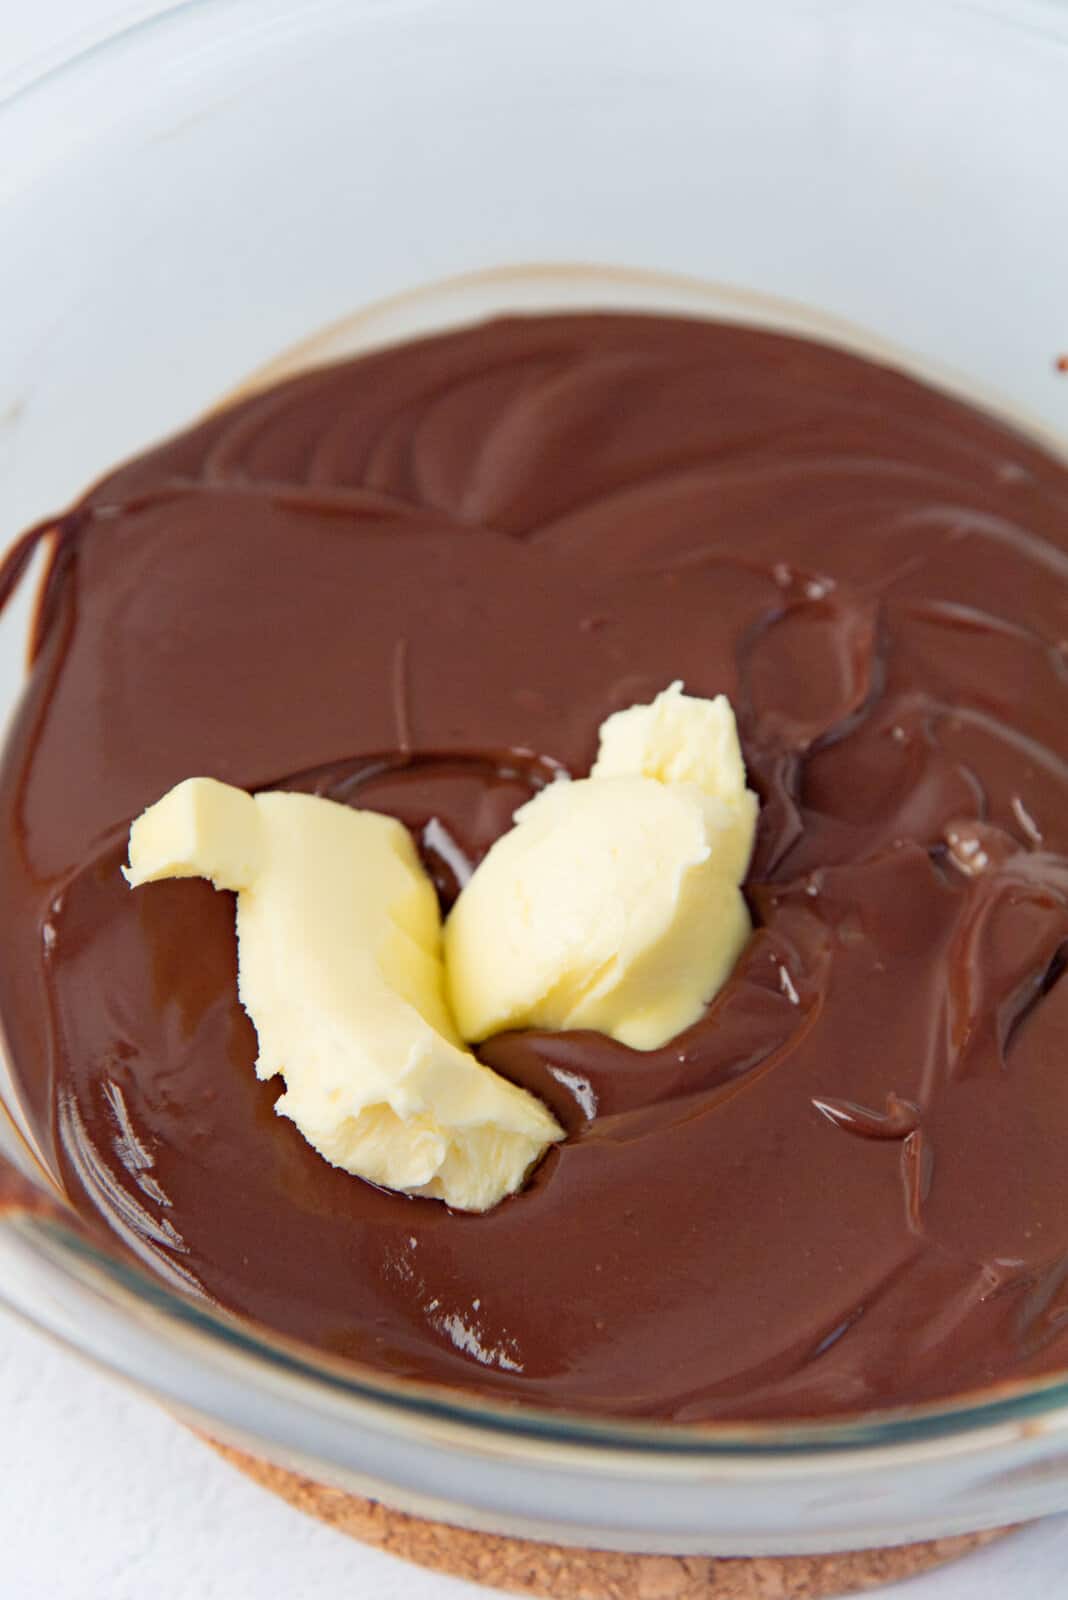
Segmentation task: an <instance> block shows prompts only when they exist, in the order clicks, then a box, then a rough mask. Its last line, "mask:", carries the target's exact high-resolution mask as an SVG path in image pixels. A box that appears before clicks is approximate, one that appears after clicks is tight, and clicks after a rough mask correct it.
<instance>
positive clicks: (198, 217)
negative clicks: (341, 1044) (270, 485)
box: [0, 0, 1068, 1555]
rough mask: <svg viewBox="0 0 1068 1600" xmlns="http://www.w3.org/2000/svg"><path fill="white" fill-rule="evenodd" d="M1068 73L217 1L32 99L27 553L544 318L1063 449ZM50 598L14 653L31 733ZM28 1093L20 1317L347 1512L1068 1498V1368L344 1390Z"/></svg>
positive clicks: (365, 1383) (17, 506)
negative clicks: (821, 339) (527, 311)
mask: <svg viewBox="0 0 1068 1600" xmlns="http://www.w3.org/2000/svg"><path fill="white" fill-rule="evenodd" d="M1066 83H1068V7H1066V6H1065V4H1063V3H1061V0H1017V3H1015V4H1009V3H1001V0H986V3H984V4H967V3H953V0H747V4H746V5H744V6H739V5H734V4H726V3H723V4H719V3H715V0H666V3H663V4H660V5H655V6H653V5H645V4H637V3H633V4H632V3H629V0H605V3H601V0H530V3H525V0H513V3H511V4H501V3H499V0H497V3H495V0H303V3H301V0H207V3H205V0H189V3H187V4H184V5H177V6H174V7H172V8H171V9H170V10H168V11H167V12H166V13H165V14H163V15H162V16H159V17H158V18H157V19H156V20H154V21H152V22H150V23H147V24H142V25H140V26H137V27H134V28H131V29H129V30H128V31H126V32H124V33H121V34H119V35H118V36H116V37H114V38H112V39H110V40H109V41H107V42H106V43H105V44H104V45H101V46H97V47H95V48H94V49H92V50H89V51H87V52H86V53H84V54H83V55H81V56H79V57H78V58H77V59H76V60H73V61H71V62H69V63H67V64H66V65H63V66H61V67H59V68H57V69H55V70H53V71H50V72H48V73H47V74H46V75H45V76H44V77H42V78H40V79H39V80H38V81H37V82H35V83H33V84H31V85H30V86H29V87H28V88H26V89H24V90H23V91H22V92H21V93H19V94H18V95H16V96H15V97H14V98H13V99H11V100H9V101H8V102H7V103H6V104H5V105H4V106H3V107H2V108H0V233H2V237H3V240H4V247H3V250H2V252H0V297H2V303H3V304H4V305H5V307H6V308H7V310H6V314H5V317H4V319H3V326H2V329H0V496H2V505H3V514H4V523H5V530H6V533H7V534H8V535H10V536H14V535H15V534H16V533H17V532H18V531H19V530H20V529H21V528H22V527H24V526H26V525H27V524H29V523H30V522H31V521H32V520H34V519H35V518H37V517H40V516H43V515H45V514H47V513H48V512H51V511H54V510H56V509H57V508H59V507H61V506H63V505H64V504H65V503H67V502H68V501H69V500H70V499H72V498H73V497H74V496H75V495H77V493H78V492H79V491H80V490H81V489H83V488H84V486H85V484H86V483H87V482H88V481H89V480H90V479H91V478H92V477H93V476H94V475H95V474H97V473H99V472H101V471H102V470H104V469H106V468H107V467H109V466H110V465H111V464H112V463H113V462H115V461H117V460H118V459H120V458H121V457H122V456H124V455H128V454H130V453H131V452H133V451H135V450H137V449H139V448H141V447H143V446H145V445H147V444H149V443H150V442H151V441H153V440H154V439H156V438H157V437H159V436H161V435H163V434H165V433H166V432H168V431H169V430H172V429H174V428H176V427H178V426H179V425H181V424H183V423H185V422H187V421H188V420H190V419H191V418H192V417H193V416H194V415H195V414H196V413H197V412H198V411H200V410H202V409H203V408H205V407H207V406H208V405H210V404H212V403H214V402H215V401H216V400H218V399H219V398H220V397H221V396H223V395H224V394H226V393H228V392H230V391H232V390H233V389H234V388H235V386H237V385H240V384H242V383H244V382H245V381H247V379H248V375H249V374H250V373H253V372H257V371H258V372H259V374H260V376H261V377H264V376H266V377H270V376H274V375H276V373H277V372H278V371H280V370H283V369H284V368H285V367H287V366H291V365H292V364H294V363H298V364H299V363H301V362H307V361H311V360H318V359H322V358H324V357H326V356H329V355H334V354H339V353H342V352H344V351H346V350H349V349H354V348H358V347H360V346H361V345H366V344H369V343H375V342H380V341H382V340H384V339H388V338H393V337H397V336H399V335H402V334H406V333H411V332H415V331H417V330H419V329H421V328H424V327H427V326H442V325H445V324H447V323H449V322H456V321H463V320H468V319H470V318H472V317H474V316H479V315H482V314H484V313H487V312H489V311H492V310H496V309H502V308H516V307H520V308H522V307H528V308H530V307H538V308H548V307H553V306H587V305H605V304H614V305H623V306H635V305H642V306H651V307H664V308H679V307H683V308H689V309H692V310H697V311H701V310H705V311H709V312H716V313H718V314H722V315H728V316H739V317H748V318H754V319H756V320H760V321H765V322H770V323H773V324H778V325H783V326H793V327H801V328H803V329H805V328H807V329H809V330H810V331H813V332H817V333H822V334H823V336H825V337H829V338H832V339H836V340H840V341H843V342H846V343H851V344H857V345H859V346H861V347H862V348H866V349H869V350H870V349H872V348H876V349H881V350H884V351H885V350H886V349H888V348H889V349H891V350H892V351H896V352H897V356H896V359H898V360H900V361H902V362H903V363H905V364H907V365H914V366H917V367H918V368H919V369H921V370H923V371H926V372H928V373H930V372H936V373H937V374H938V375H939V376H940V378H941V380H942V381H943V382H948V383H950V384H951V385H952V386H954V387H956V388H958V389H960V390H961V391H963V392H965V393H968V394H971V395H973V396H975V395H979V396H980V397H981V398H983V399H984V400H985V401H986V402H987V403H989V404H995V405H999V406H1001V407H1003V408H1004V409H1006V410H1008V411H1009V412H1011V413H1012V414H1013V415H1014V416H1016V417H1018V418H1019V417H1024V418H1026V419H1028V422H1029V425H1031V426H1033V427H1034V428H1037V429H1041V430H1044V431H1045V432H1046V434H1047V435H1048V436H1049V437H1052V438H1054V439H1058V438H1059V439H1061V440H1063V438H1064V436H1065V434H1066V433H1068V381H1066V380H1065V378H1063V377H1062V376H1059V375H1058V371H1057V357H1058V356H1059V355H1060V354H1061V353H1062V352H1063V351H1064V350H1065V349H1066V348H1068V297H1066V293H1065V285H1068V212H1066V209H1065V206H1064V203H1063V202H1064V159H1063V152H1064V151H1065V150H1068V93H1066V92H1065V91H1066ZM561 263H575V264H577V265H561ZM680 275H688V276H680ZM428 283H429V284H436V285H437V287H436V288H432V289H429V290H425V291H423V292H416V293H409V292H408V291H412V290H415V289H416V288H417V287H418V286H419V285H424V284H428ZM716 284H719V285H728V286H730V285H734V286H737V287H736V288H730V287H726V288H716V287H714V286H713V285H716ZM386 297H395V298H391V299H390V298H386ZM805 307H812V308H818V310H815V311H808V310H805V309H804V308H805ZM324 327H326V328H327V329H328V332H327V333H326V334H324V335H320V336H318V337H311V338H310V339H309V337H308V336H310V335H311V336H314V335H316V334H317V330H320V329H322V328H324ZM861 329H863V330H864V332H863V333H862V332H860V331H858V330H861ZM301 340H308V342H307V343H305V344H303V345H299V344H298V341H301ZM293 347H296V351H295V354H294V353H291V354H290V355H289V356H287V357H285V358H284V359H283V360H282V362H281V364H279V363H278V362H277V360H276V359H275V358H277V356H278V352H280V351H285V350H287V349H290V350H291V351H292V349H293ZM26 587H27V586H25V585H24V586H23V591H24V592H22V593H20V595H19V597H18V599H17V602H16V603H15V604H14V605H12V606H10V607H9V608H8V612H7V614H6V615H5V618H4V621H3V629H2V639H0V649H2V654H0V695H2V699H3V703H4V705H5V707H6V706H9V705H10V703H11V702H12V700H13V699H14V696H15V694H16V693H17V690H18V685H19V680H20V676H21V653H22V641H23V637H24V634H25V628H26V620H27V616H28V608H29V605H30V597H29V594H28V592H26ZM0 959H2V957H0ZM2 1088H3V1100H4V1102H5V1104H6V1107H7V1110H8V1113H9V1123H8V1125H7V1126H6V1127H5V1128H4V1130H3V1135H2V1142H3V1149H4V1152H5V1154H6V1156H7V1159H8V1162H9V1164H10V1165H9V1167H8V1169H7V1171H6V1173H5V1176H4V1178H3V1183H2V1185H0V1199H2V1201H3V1212H2V1215H0V1295H2V1297H3V1298H4V1299H5V1300H6V1301H7V1303H8V1304H9V1305H10V1306H12V1307H14V1308H15V1309H16V1310H18V1311H20V1312H21V1313H22V1314H23V1315H24V1316H26V1317H27V1318H29V1319H30V1320H31V1321H33V1322H34V1323H36V1324H37V1325H38V1326H39V1327H41V1328H43V1329H46V1330H47V1331H49V1332H50V1333H52V1334H54V1335H55V1336H57V1337H59V1338H60V1339H62V1340H64V1341H66V1342H67V1343H68V1344H69V1345H71V1346H72V1347H74V1348H76V1349H77V1350H79V1351H81V1352H82V1353H83V1354H84V1355H85V1356H87V1357H89V1358H91V1359H93V1360H95V1361H97V1362H99V1363H102V1364H103V1365H105V1366H107V1367H108V1368H110V1369H111V1370H113V1371H114V1372H117V1373H120V1374H122V1375H123V1376H125V1377H126V1378H127V1379H129V1380H130V1381H131V1382H133V1383H135V1384H137V1385H139V1386H141V1387H142V1388H143V1389H145V1390H146V1391H148V1392H150V1393H152V1394H154V1395H155V1396H157V1397H158V1398H159V1399H160V1400H162V1401H163V1402H164V1403H165V1404H166V1405H168V1406H169V1407H170V1408H171V1409H173V1410H174V1411H175V1412H177V1413H178V1414H179V1415H180V1416H182V1417H183V1418H184V1419H186V1420H187V1421H190V1422H192V1423H194V1424H195V1425H197V1426H198V1427H201V1428H203V1429H204V1430H206V1431H207V1432H209V1433H211V1434H213V1435H214V1436H216V1437H217V1438H220V1439H223V1440H228V1441H231V1442H233V1443H236V1444H239V1445H242V1446H243V1447H244V1448H245V1449H247V1450H251V1451H252V1452H253V1453H256V1454H259V1455H261V1456H264V1457H266V1458H269V1459H271V1460H274V1461H277V1462H279V1463H281V1464H283V1465H288V1466H293V1467H296V1468H297V1469H299V1470H301V1471H304V1472H305V1473H307V1474H309V1475H311V1476H313V1477H317V1478H319V1479H321V1480H323V1481H325V1482H328V1483H333V1484H337V1485H340V1486H343V1487H347V1488H351V1489H353V1490H355V1491H356V1492H360V1493H369V1494H373V1495H374V1496H376V1497H378V1498H380V1499H383V1500H385V1501H386V1502H388V1503H390V1504H393V1505H396V1506H398V1507H400V1508H401V1509H405V1510H410V1511H414V1512H417V1513H422V1514H427V1515H433V1516H436V1517H439V1518H442V1519H444V1520H447V1521H452V1522H456V1523H459V1524H462V1525H466V1526H469V1527H475V1528H484V1529H488V1530H492V1531H496V1532H501V1533H511V1534H517V1535H523V1536H527V1537H534V1538H545V1539H551V1540H553V1541H556V1542H559V1543H571V1544H583V1545H592V1546H596V1547H601V1548H617V1549H632V1550H642V1551H652V1552H655V1551H665V1552H672V1553H677V1554H686V1553H691V1552H693V1553H703V1554H736V1555H737V1554H765V1553H767V1554H773V1553H777V1552H799V1553H800V1552H805V1551H824V1550H832V1549H845V1548H850V1547H861V1546H866V1545H875V1544H889V1543H894V1542H904V1541H908V1540H914V1539H921V1538H929V1537H934V1536H939V1535H944V1534H952V1533H957V1532H964V1531H970V1530H973V1529H978V1528H980V1527H984V1526H991V1525H994V1524H996V1523H1004V1522H1007V1521H1014V1520H1017V1519H1022V1518H1027V1517H1034V1516H1038V1515H1040V1514H1042V1513H1044V1512H1048V1511H1053V1510H1057V1509H1063V1508H1065V1507H1068V1374H1065V1375H1063V1376H1061V1375H1059V1376H1057V1377H1054V1378H1051V1379H1049V1380H1046V1381H1043V1382H1032V1383H1027V1384H1016V1385H1013V1386H1002V1387H1001V1388H999V1389H997V1390H994V1391H989V1392H984V1393H983V1394H980V1395H975V1396H969V1397H964V1398H962V1399H960V1400H958V1401H956V1402H954V1403H952V1404H947V1405H939V1406H933V1407H928V1408H925V1409H923V1410H915V1409H913V1410H910V1411H904V1410H902V1411H897V1412H887V1413H884V1414H881V1415H869V1416H864V1417H861V1418H858V1419H856V1420H847V1421H836V1422H834V1423H833V1424H831V1423H828V1424H812V1425H804V1426H800V1425H790V1426H776V1425H772V1424H761V1425H752V1426H737V1425H733V1426H729V1427H727V1426H711V1425H710V1426H703V1427H686V1428H683V1427H676V1426H669V1425H658V1426H652V1425H645V1426H633V1425H631V1426H623V1425H619V1424H615V1423H613V1422H610V1421H605V1422H599V1421H590V1420H588V1419H586V1420H581V1421H580V1420H575V1419H572V1418H569V1417H567V1416H563V1415H557V1414H553V1413H549V1412H535V1411H533V1410H522V1409H516V1408H514V1407H508V1408H505V1407H499V1406H493V1405H490V1404H487V1403H486V1402H484V1401H481V1400H478V1399H473V1398H470V1397H468V1396H465V1395H460V1394H458V1393H451V1392H443V1391H440V1390H433V1389H430V1388H426V1387H420V1386H419V1385H417V1384H414V1383H407V1382H406V1383H401V1382H399V1381H390V1379H388V1378H386V1377H383V1376H381V1375H379V1374H373V1373H370V1372H366V1373H365V1372H362V1371H360V1370H358V1369H356V1368H354V1367H352V1366H347V1367H340V1366H336V1365H331V1364H330V1363H329V1362H328V1361H326V1360H325V1359H323V1358H320V1357H318V1356H316V1355H314V1354H313V1353H311V1352H309V1351H308V1350H306V1349H302V1348H298V1347H296V1346H294V1345H292V1344H289V1343H286V1342H285V1341H283V1340H281V1339H277V1338H275V1337H273V1336H271V1335H269V1334H267V1333H266V1332H264V1331H263V1330H259V1329H254V1328H250V1327H248V1326H247V1325H243V1324H240V1323H238V1322H237V1321H235V1320H234V1319H231V1318H228V1317H226V1316H225V1315H222V1314H217V1313H214V1312H212V1311H210V1310H208V1309H205V1308H204V1306H203V1305H200V1304H195V1303H193V1302H192V1301H191V1300H188V1299H185V1298H183V1296H182V1295H181V1294H180V1293H179V1292H177V1291H174V1290H172V1289H169V1288H167V1287H166V1286H165V1285H163V1284H162V1283H161V1282H160V1281H159V1280H157V1279H153V1278H152V1277H151V1276H149V1275H148V1274H147V1272H142V1271H140V1270H139V1269H137V1268H136V1267H133V1266H130V1265H129V1264H127V1263H125V1262H122V1261H120V1260H119V1259H118V1258H117V1257H113V1256H112V1255H111V1254H109V1252H108V1251H107V1249H106V1248H105V1247H104V1246H102V1245H101V1244H100V1242H99V1241H95V1242H94V1240H93V1239H90V1238H89V1237H88V1235H87V1234H86V1233H85V1232H84V1230H83V1229H82V1228H80V1227H79V1225H78V1224H77V1223H76V1222H75V1221H74V1219H73V1217H72V1216H71V1215H70V1214H69V1213H68V1212H67V1211H66V1209H65V1207H64V1205H63V1203H62V1198H61V1196H59V1195H58V1194H57V1192H56V1190H55V1188H54V1185H53V1184H52V1183H51V1181H50V1179H49V1177H48V1174H47V1173H46V1172H44V1171H43V1170H42V1169H41V1167H40V1164H39V1162H38V1161H37V1159H36V1157H35V1154H34V1151H33V1144H32V1138H31V1137H30V1135H29V1130H28V1129H27V1128H26V1127H25V1126H24V1123H23V1119H22V1115H21V1112H20V1109H19V1105H18V1102H17V1097H16V1096H15V1094H14V1093H13V1091H12V1086H11V1080H10V1075H9V1073H8V1072H7V1069H6V1068H5V1076H4V1083H3V1085H2ZM1066 1203H1068V1201H1066Z"/></svg>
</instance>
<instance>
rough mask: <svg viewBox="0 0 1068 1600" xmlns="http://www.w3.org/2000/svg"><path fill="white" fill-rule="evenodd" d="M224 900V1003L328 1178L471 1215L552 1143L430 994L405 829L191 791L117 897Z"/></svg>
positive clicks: (415, 862)
mask: <svg viewBox="0 0 1068 1600" xmlns="http://www.w3.org/2000/svg"><path fill="white" fill-rule="evenodd" d="M191 876H200V877H205V878H209V879H210V880H211V882H212V883H214V885H215V887H216V888H218V889H233V890H235V891H236V893H237V937H238V990H239V994H240V997H241V1002H242V1004H243V1005H244V1007H245V1010H246V1011H247V1012H248V1014H249V1016H250V1017H251V1019H252V1022H253V1024H254V1025H255V1028H256V1033H257V1035H258V1038H259V1058H258V1060H257V1063H256V1072H257V1075H258V1076H259V1077H260V1078H272V1077H274V1076H275V1075H276V1074H278V1073H281V1074H283V1075H284V1077H285V1082H286V1088H285V1093H284V1094H283V1095H282V1096H281V1097H280V1099H279V1100H278V1102H277V1105H276V1110H277V1111H279V1112H280V1113H281V1114H282V1115H283V1116H287V1117H289V1118H290V1119H291V1120H292V1121H293V1122H294V1123H295V1124H296V1125H297V1127H298V1128H299V1129H300V1131H301V1133H302V1134H303V1135H304V1137H305V1138H306V1139H307V1140H308V1141H309V1143H310V1144H312V1145H314V1147H315V1148H316V1149H317V1150H318V1151H319V1152H320V1154H321V1155H323V1156H324V1157H325V1158H326V1160H327V1161H329V1162H331V1163H332V1164H333V1165H334V1166H337V1167H342V1168H344V1169H345V1170H346V1171H348V1172H352V1173H356V1174H358V1175H359V1176H360V1177H362V1178H366V1179H368V1180H369V1181H370V1182H372V1183H377V1184H381V1185H382V1186H383V1187H385V1188H390V1189H401V1190H405V1191H407V1192H409V1193H411V1194H421V1195H429V1196H432V1197H434V1198H437V1199H441V1200H444V1201H446V1202H447V1203H448V1204H449V1205H451V1206H454V1207H456V1208H457V1209H460V1210H464V1211H485V1210H487V1209H488V1208H489V1207H491V1206H493V1205H496V1204H497V1202H498V1201H499V1200H501V1199H503V1198H504V1196H505V1195H508V1194H511V1193H512V1192H513V1191H514V1190H516V1189H518V1188H519V1187H520V1185H521V1184H522V1182H523V1180H524V1178H525V1176H526V1174H527V1172H528V1171H529V1169H530V1167H531V1165H532V1164H533V1162H535V1161H536V1160H537V1159H538V1157H539V1156H540V1155H541V1154H542V1152H543V1151H544V1150H545V1148H546V1146H547V1145H548V1144H550V1143H552V1142H554V1141H555V1140H557V1139H560V1138H562V1137H563V1135H562V1132H561V1130H560V1128H559V1126H558V1125H557V1123H556V1121H555V1119H554V1118H553V1117H552V1116H551V1115H550V1113H549V1112H548V1111H547V1110H546V1108H545V1107H544V1106H543V1105H542V1104H541V1102H540V1101H539V1100H537V1099H535V1097H534V1096H533V1095H530V1094H527V1093H526V1092H525V1091H524V1090H522V1089H518V1088H516V1087H515V1086H514V1085H513V1084H510V1083H508V1082H507V1081H506V1080H505V1079H504V1078H501V1077H499V1076H498V1074H496V1073H495V1072H493V1071H491V1070H490V1068H488V1067H485V1066H483V1065H482V1063H481V1062H479V1061H478V1060H476V1058H475V1057H474V1056H473V1055H472V1054H471V1053H470V1051H468V1050H465V1049H464V1048H463V1046H462V1044H461V1042H460V1039H459V1036H458V1035H457V1033H456V1030H455V1027H454V1025H453V1022H452V1018H451V1016H450V1014H449V1008H448V1004H447V1001H446V997H445V980H444V970H443V966H442V950H441V920H440V913H439V909H438V902H437V897H436V895H435V893H434V888H433V885H432V884H431V882H430V880H429V878H428V877H427V875H426V873H425V872H424V871H423V868H422V865H421V863H420V861H419V858H418V856H417V854H416V851H415V847H414V845H413V844H412V841H411V838H410V836H409V834H408V831H407V829H406V828H404V827H403V826H402V824H401V823H399V822H397V821H395V820H394V819H392V818H390V817H384V816H379V815H378V814H376V813H374V812H370V811H354V810H352V809H350V808H349V807H347V806H342V805H338V804H336V803H334V802H333V801H330V800H322V799H318V798H316V797H314V796H312V795H302V794H283V793H268V794H258V795H256V796H252V795H248V794H245V793H244V792H243V791H242V790H239V789H234V788H231V787H229V786H228V785H226V784H221V783H217V782H215V781H214V780H213V779H210V778H191V779H189V780H187V781H186V782H185V783H181V784H179V785H178V786H177V788H175V789H173V790H171V792H170V793H169V794H167V795H165V796H164V798H163V799H162V800H161V801H159V803H158V804H157V805H154V806H152V807H150V808H149V810H148V811H146V812H145V813H144V815H143V816H141V817H140V818H139V819H138V820H137V821H136V822H135V823H134V825H133V828H132V829H131V832H130V865H129V868H128V869H126V877H127V879H128V881H129V882H130V884H131V885H132V886H134V887H136V886H137V885H139V884H143V883H149V882H152V881H154V880H156V879H160V878H168V877H191Z"/></svg>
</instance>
